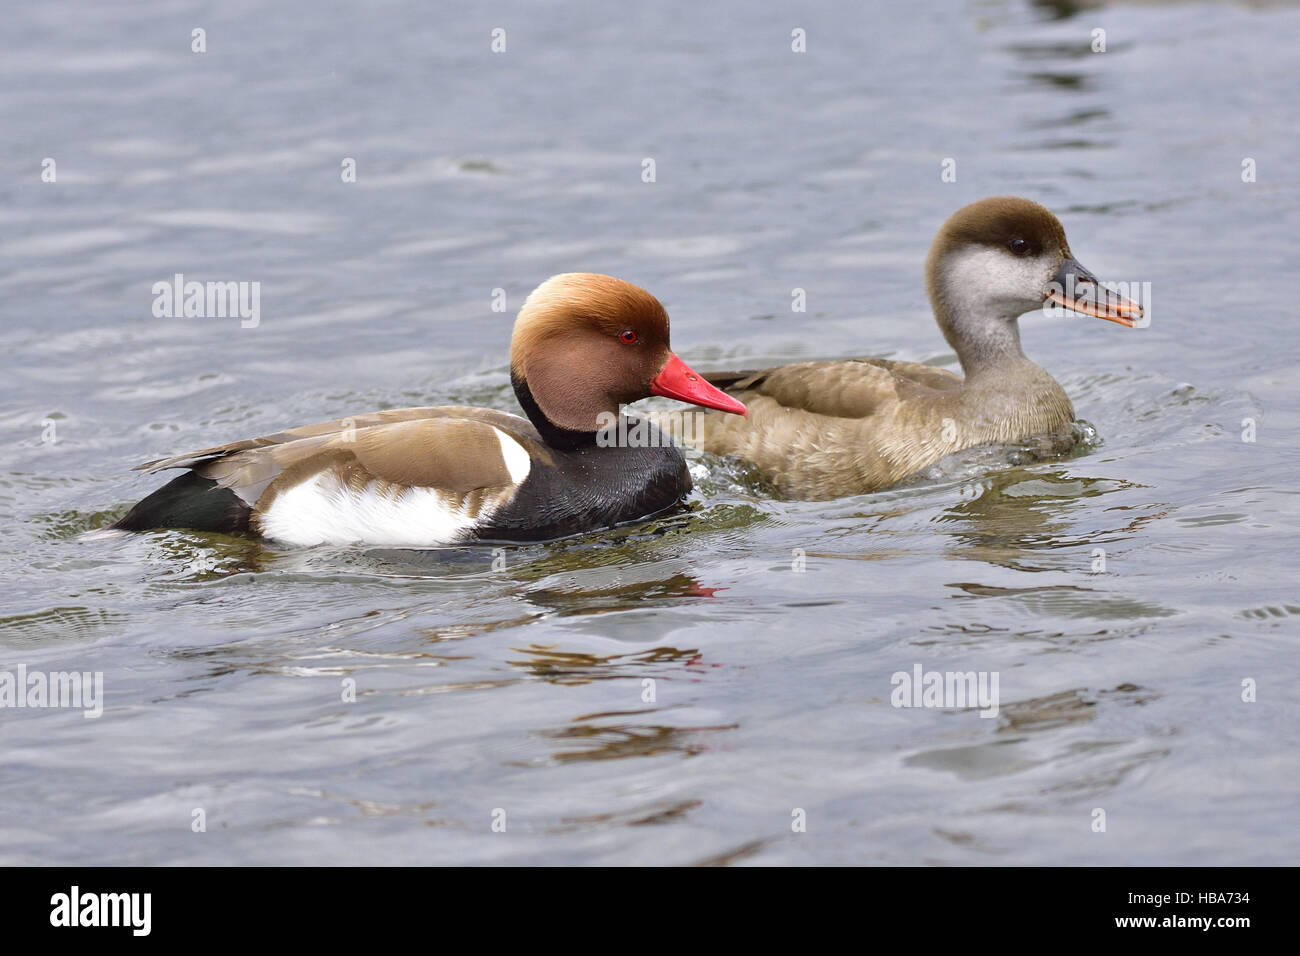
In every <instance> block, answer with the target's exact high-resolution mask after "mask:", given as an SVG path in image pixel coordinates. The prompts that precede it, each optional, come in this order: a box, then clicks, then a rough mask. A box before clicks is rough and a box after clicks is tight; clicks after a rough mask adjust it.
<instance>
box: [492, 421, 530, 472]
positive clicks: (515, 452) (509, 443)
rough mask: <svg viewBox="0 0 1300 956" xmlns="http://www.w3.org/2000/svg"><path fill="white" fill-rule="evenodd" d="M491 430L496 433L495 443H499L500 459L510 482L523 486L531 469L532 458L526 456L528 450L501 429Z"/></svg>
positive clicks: (494, 428)
mask: <svg viewBox="0 0 1300 956" xmlns="http://www.w3.org/2000/svg"><path fill="white" fill-rule="evenodd" d="M492 430H493V431H494V432H496V433H497V441H499V442H500V443H501V457H502V458H503V459H505V463H506V471H508V472H510V480H511V481H513V482H514V483H515V484H516V485H521V484H523V482H524V479H525V478H527V477H528V472H530V471H532V468H533V458H532V456H531V455H529V454H528V449H526V448H525V447H524V446H523V445H521V444H519V442H517V441H515V440H514V439H513V438H511V437H510V436H509V435H507V434H506V433H505V432H503V431H502V430H501V429H499V428H496V427H495V426H494V427H493V429H492Z"/></svg>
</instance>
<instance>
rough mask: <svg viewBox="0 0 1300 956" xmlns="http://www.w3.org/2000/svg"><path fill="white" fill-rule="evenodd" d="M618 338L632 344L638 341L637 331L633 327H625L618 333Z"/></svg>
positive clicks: (624, 342)
mask: <svg viewBox="0 0 1300 956" xmlns="http://www.w3.org/2000/svg"><path fill="white" fill-rule="evenodd" d="M618 340H619V341H620V342H622V343H623V344H624V345H631V344H632V343H634V342H635V341H636V333H635V332H633V331H632V330H631V329H624V330H623V331H622V332H620V333H618Z"/></svg>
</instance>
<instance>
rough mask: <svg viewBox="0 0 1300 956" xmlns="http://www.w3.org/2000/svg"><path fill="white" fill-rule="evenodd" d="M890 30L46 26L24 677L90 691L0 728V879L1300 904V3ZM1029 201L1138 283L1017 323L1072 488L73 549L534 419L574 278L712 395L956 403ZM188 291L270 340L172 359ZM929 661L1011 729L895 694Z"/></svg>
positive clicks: (32, 216) (309, 13)
mask: <svg viewBox="0 0 1300 956" xmlns="http://www.w3.org/2000/svg"><path fill="white" fill-rule="evenodd" d="M864 7H866V5H861V4H855V3H849V2H844V3H829V4H822V5H821V9H820V10H819V11H818V12H815V13H814V12H807V11H799V12H797V13H795V12H791V11H790V10H788V9H786V8H785V5H776V4H771V5H757V7H756V5H755V4H751V3H741V2H733V3H726V4H708V5H703V4H687V3H672V4H645V5H635V4H634V5H630V6H629V5H623V6H619V7H618V9H617V11H615V10H614V9H613V8H612V7H611V8H610V10H609V11H607V12H599V11H598V10H597V8H596V7H595V6H593V5H587V4H581V5H579V4H572V5H569V4H560V3H556V4H545V5H542V4H536V3H517V4H504V5H494V6H493V7H491V8H486V7H483V8H480V7H477V6H475V7H473V8H472V9H469V8H467V9H465V10H463V11H458V12H455V13H434V12H433V11H432V10H431V9H430V8H427V7H426V6H424V5H420V4H416V3H385V4H379V5H367V6H365V7H364V8H362V7H356V8H352V9H349V10H347V11H344V12H337V11H326V10H322V9H319V8H318V7H316V6H315V5H311V4H304V3H289V4H277V5H275V6H274V7H271V6H270V5H268V6H267V8H266V9H263V8H261V7H259V6H257V5H253V4H248V3H241V2H235V3H227V4H222V5H219V6H212V7H209V6H206V5H199V4H191V3H186V2H177V3H170V4H165V5H161V6H160V5H153V4H150V5H136V4H130V3H116V4H115V3H97V4H93V5H91V4H86V3H80V4H74V3H58V2H54V3H45V4H39V5H35V4H27V5H21V6H16V7H13V8H12V9H11V10H9V11H8V12H7V14H6V29H5V31H4V32H3V34H0V80H2V81H3V82H0V128H3V129H4V130H5V133H6V136H5V138H4V145H3V148H2V150H0V197H2V198H3V202H2V203H0V227H3V229H2V231H0V329H2V331H0V343H2V344H3V351H2V352H0V441H2V442H3V448H4V462H3V468H2V470H0V512H2V513H3V514H4V516H5V518H6V520H5V521H4V522H3V526H2V527H0V573H2V574H3V595H4V603H3V611H2V614H3V617H2V618H0V670H9V671H14V670H15V669H16V668H17V667H19V666H20V665H21V666H25V667H26V668H27V669H28V670H29V671H42V672H48V671H60V670H78V671H89V672H95V671H100V672H102V673H103V675H104V693H105V701H104V711H103V715H102V717H100V718H98V719H90V720H88V719H83V717H82V715H81V713H80V711H75V710H67V709H62V710H59V709H44V710H42V709H30V708H24V709H0V740H2V742H3V743H2V744H0V748H2V749H0V755H2V759H0V862H4V863H18V862H28V863H32V862H40V863H47V862H58V863H126V862H134V863H218V864H220V863H244V862H253V863H381V862H399V863H417V862H433V863H451V862H471V863H483V862H514V863H537V862H552V863H553V862H563V863H602V862H603V863H700V862H730V861H743V862H759V863H859V862H865V863H899V864H913V863H960V864H978V863H1037V864H1044V863H1046V864H1090V863H1139V862H1141V863H1173V864H1185V863H1186V864H1190V863H1285V862H1294V859H1295V855H1296V850H1297V844H1298V843H1300V840H1297V836H1296V834H1297V829H1296V826H1295V822H1296V817H1297V812H1296V811H1297V785H1298V784H1300V758H1298V757H1297V748H1296V743H1297V708H1296V701H1297V694H1296V688H1297V687H1298V686H1300V662H1298V661H1297V656H1296V640H1297V631H1298V628H1297V621H1298V618H1297V615H1300V587H1298V586H1297V574H1296V560H1295V557H1294V555H1295V542H1296V540H1297V538H1296V534H1297V530H1300V529H1298V528H1297V525H1300V508H1298V507H1297V504H1298V502H1297V481H1296V475H1297V466H1298V465H1300V453H1298V452H1297V447H1298V445H1300V420H1298V418H1297V410H1296V402H1295V397H1296V388H1295V371H1294V365H1295V362H1296V358H1297V355H1296V351H1297V350H1296V347H1295V346H1296V336H1295V333H1294V328H1293V324H1294V322H1295V308H1294V304H1293V302H1292V301H1291V289H1290V287H1291V285H1292V284H1293V277H1294V275H1295V263H1296V261H1297V254H1298V253H1300V240H1297V235H1300V215H1298V213H1300V203H1298V201H1297V190H1296V187H1297V176H1296V172H1295V168H1296V166H1295V134H1294V130H1295V129H1296V128H1297V120H1298V119H1300V116H1298V115H1297V114H1298V113H1300V109H1298V108H1297V105H1296V98H1295V77H1296V75H1297V71H1298V70H1300V49H1298V48H1297V46H1296V43H1295V37H1296V36H1297V33H1298V32H1300V11H1297V9H1296V8H1295V7H1294V6H1293V5H1290V4H1284V5H1263V6H1258V7H1257V6H1255V5H1244V6H1238V5H1204V4H1174V3H1161V4H1152V5H1129V4H1119V5H1115V6H1110V7H1093V6H1092V5H1090V4H1089V5H1086V6H1084V7H1082V8H1078V7H1076V6H1074V5H1073V4H1070V3H1038V4H1028V5H1027V4H1025V3H1021V2H1007V3H998V2H976V3H969V4H965V5H954V4H946V3H940V2H933V3H922V4H906V5H893V4H889V5H886V4H876V5H870V7H869V8H866V9H864ZM498 26H500V27H504V28H505V29H506V36H507V49H506V52H504V53H501V54H493V53H492V52H491V51H490V49H489V45H490V42H491V31H492V29H493V28H494V27H498ZM195 27H202V28H203V29H205V30H206V43H207V52H205V53H202V54H196V53H193V52H191V49H190V44H191V30H192V29H194V28H195ZM796 27H799V28H802V29H805V30H806V31H807V37H808V40H807V45H808V52H807V53H804V54H795V53H792V52H791V49H790V43H791V40H790V33H791V30H792V29H794V28H796ZM1096 28H1103V29H1105V30H1106V39H1107V51H1106V52H1105V53H1104V54H1103V53H1094V52H1092V51H1091V49H1090V44H1091V43H1092V36H1093V33H1092V31H1093V30H1094V29H1096ZM47 157H48V158H52V159H54V160H55V162H56V169H57V181H56V182H54V183H43V182H41V167H42V160H43V159H45V158H47ZM345 157H350V158H353V159H355V160H356V164H357V182H356V183H353V184H345V183H343V182H342V181H341V176H340V164H341V163H342V161H343V160H344V158H345ZM645 158H653V159H654V160H655V162H656V180H657V181H656V182H654V183H652V184H648V183H643V182H642V181H641V172H642V161H643V159H645ZM945 158H952V159H955V160H956V168H957V181H956V182H955V183H943V182H941V181H940V168H941V163H942V161H943V160H944V159H945ZM1247 158H1250V159H1253V160H1254V161H1255V164H1256V170H1257V181H1255V182H1253V183H1243V182H1242V175H1241V174H1242V162H1243V160H1244V159H1247ZM1001 193H1015V194H1022V195H1026V196H1029V197H1030V198H1034V199H1037V200H1039V201H1041V202H1044V203H1046V204H1047V205H1049V206H1050V207H1052V208H1053V209H1054V210H1055V211H1057V212H1058V213H1059V214H1060V215H1061V217H1062V219H1063V220H1064V222H1065V225H1066V228H1067V230H1068V231H1069V234H1070V240H1071V245H1072V247H1073V250H1074V252H1075V253H1076V254H1077V255H1078V256H1079V258H1080V259H1081V260H1082V261H1083V262H1084V263H1085V264H1086V265H1088V266H1089V267H1090V268H1091V269H1093V270H1094V271H1095V272H1097V273H1098V274H1099V275H1101V276H1102V277H1103V278H1108V279H1117V280H1125V281H1149V282H1151V284H1152V310H1151V315H1152V324H1151V327H1150V328H1148V329H1144V330H1138V331H1128V330H1124V329H1121V328H1119V327H1117V326H1113V325H1109V324H1107V323H1102V322H1097V321H1093V320H1085V319H1069V320H1064V319H1061V320H1051V319H1048V318H1046V317H1043V316H1031V317H1027V318H1026V319H1025V320H1023V322H1022V327H1023V329H1024V340H1025V345H1026V349H1027V351H1028V352H1029V354H1030V355H1031V356H1033V357H1034V358H1036V359H1037V360H1039V361H1040V362H1041V363H1042V364H1043V365H1044V366H1046V367H1047V368H1048V369H1050V370H1051V371H1053V373H1054V374H1056V375H1057V377H1058V378H1059V380H1060V381H1061V382H1062V383H1063V384H1064V385H1065V387H1066V388H1067V390H1068V391H1069V392H1070V394H1071V396H1072V397H1073V399H1074V402H1075V407H1076V410H1077V411H1078V414H1079V415H1080V416H1081V417H1082V418H1083V419H1084V420H1086V421H1087V422H1088V423H1090V424H1091V425H1092V426H1093V428H1095V430H1096V437H1095V439H1094V440H1093V441H1091V442H1090V443H1089V444H1088V445H1087V446H1086V447H1084V448H1083V449H1081V450H1080V451H1079V452H1077V453H1076V454H1073V455H1071V456H1070V457H1068V458H1066V459H1063V460H1053V461H1044V462H1038V463H1033V464H1027V465H1007V464H996V463H991V462H975V463H973V464H968V465H965V466H961V465H958V466H957V467H955V468H953V469H951V470H948V471H945V472H944V473H943V474H942V475H939V476H935V477H932V478H931V479H930V480H927V481H923V482H920V483H917V484H913V485H909V486H907V487H904V488H899V489H894V490H891V491H887V492H883V493H879V494H874V495H868V496H863V497H859V498H850V499H844V500H839V501H834V502H818V503H804V502H784V501H778V500H774V499H773V498H772V497H771V496H770V495H769V494H767V493H766V491H765V490H764V488H763V486H762V484H761V482H758V481H756V480H755V478H754V476H752V475H751V474H749V473H747V472H746V470H745V469H744V468H742V467H740V466H737V465H736V464H734V463H728V462H722V461H719V460H717V459H713V458H698V457H697V458H696V459H695V462H694V465H693V467H694V469H695V471H696V473H697V476H698V481H697V489H696V492H695V493H694V495H693V497H692V500H691V504H690V508H689V510H688V511H686V512H684V513H682V514H678V515H675V516H672V517H668V518H664V519H663V520H659V521H656V522H652V523H650V524H646V525H643V526H640V527H635V528H629V529H625V530H622V531H619V532H617V533H611V534H604V535H595V536H591V537H587V538H582V539H578V540H572V541H565V542H560V543H554V544H548V545H540V546H530V547H519V548H509V549H506V550H505V551H503V552H500V553H499V554H496V555H494V554H493V553H492V552H490V551H489V550H488V549H472V548H462V549H446V550H440V551H427V552H403V551H394V550H370V551H355V550H343V549H308V550H289V549H281V548H276V547H271V546H267V545H264V544H260V543H255V542H251V541H243V540H237V539H229V538H222V537H217V536H205V535H201V534H192V533H178V532H168V533H154V534H149V535H143V536H139V537H135V538H133V539H130V540H128V541H126V542H93V543H90V542H82V541H79V540H78V539H77V535H78V534H79V533H80V532H82V531H84V530H87V529H89V528H94V527H98V526H100V525H102V524H104V523H105V522H106V521H108V520H110V519H111V518H112V517H114V516H116V515H118V514H120V513H122V511H123V510H124V509H125V508H126V506H128V505H129V504H130V503H131V502H132V501H134V500H136V499H137V498H139V497H141V496H142V495H143V494H144V493H146V492H147V491H148V490H150V489H151V488H152V487H153V486H154V485H155V484H156V480H155V479H148V478H142V477H139V476H134V475H131V474H129V469H130V467H131V466H132V465H134V464H136V463H138V462H140V461H143V460H146V459H148V458H151V457H156V456H159V455H165V454H170V453H174V452H178V451H184V450H187V449H191V448H196V447H202V446H205V445H209V444H213V443H217V442H222V441H226V440H230V439H233V438H239V437H244V436H247V435H252V434H261V433H265V432H270V431H275V430H278V429H279V428H281V427H283V426H285V425H291V424H300V423H305V422H311V421H318V420H322V419H326V418H330V417H334V416H339V415H346V414H349V413H353V412H357V411H364V410H369V409H373V408H377V407H391V406H401V405H409V404H432V403H480V404H485V405H490V406H494V407H500V408H508V409H512V408H514V405H513V399H512V398H511V397H510V393H509V388H508V384H507V379H506V366H505V360H506V348H507V341H508V335H509V328H510V323H511V320H512V315H513V312H514V310H515V309H516V308H517V307H518V305H519V303H520V302H521V301H522V297H523V295H524V294H526V293H527V291H528V290H529V289H530V288H532V286H534V285H535V284H537V283H538V282H539V281H541V280H542V279H543V278H545V277H546V276H548V275H550V274H552V273H555V272H561V271H575V270H585V271H600V272H609V273H612V274H615V275H619V276H622V277H624V278H627V279H629V280H632V281H635V282H637V283H639V284H641V285H644V286H645V287H647V288H649V289H650V290H651V291H653V292H655V293H656V294H657V295H659V296H660V298H661V299H662V300H663V301H664V302H665V304H666V305H667V307H668V309H669V311H670V313H671V314H672V315H673V318H674V323H675V324H674V344H675V346H676V348H677V350H678V351H679V352H680V353H681V354H682V355H683V356H684V357H685V358H686V359H687V360H688V361H690V362H691V363H692V364H694V365H696V366H697V367H702V368H718V367H724V366H736V365H744V366H747V367H752V366H755V365H757V364H759V363H762V362H778V361H790V360H796V359H800V358H806V357H810V356H814V357H837V356H854V355H866V354H876V355H889V356H895V357H901V358H908V359H920V360H934V361H938V362H941V363H951V361H952V356H951V355H948V354H947V353H946V351H945V346H944V343H943V340H942V338H941V337H940V336H939V334H938V332H937V330H936V329H935V327H934V324H933V321H932V319H931V318H930V316H929V312H928V307H927V303H926V300H925V298H924V294H923V291H922V288H921V277H920V273H921V262H922V259H923V257H924V254H925V251H926V248H927V246H928V244H929V241H930V238H931V236H932V235H933V232H934V230H935V228H936V227H937V225H938V224H939V222H940V221H942V219H943V218H944V217H945V216H946V215H947V214H948V213H949V212H951V211H952V210H953V209H955V208H957V207H958V206H959V205H962V204H963V203H965V202H968V201H970V200H972V199H975V198H977V197H980V196H984V195H993V194H1001ZM177 272H180V273H184V274H185V275H186V276H187V277H188V278H196V279H199V280H209V279H212V280H234V281H258V282H260V283H261V290H262V299H261V321H260V324H258V326H257V327H256V328H240V327H239V322H238V320H236V319H157V318H154V317H153V315H152V313H151V305H152V301H153V296H152V293H151V287H152V284H153V283H154V282H157V281H160V280H167V279H169V278H170V277H171V276H172V275H173V274H175V273H177ZM497 288H500V289H504V290H505V291H506V295H507V299H508V305H509V312H507V313H505V314H501V313H495V312H493V311H492V310H491V298H492V294H493V290H494V289H497ZM794 288H802V289H805V290H806V293H807V298H808V311H807V313H804V314H798V313H792V312H791V311H790V302H791V290H792V289H794ZM1247 419H1249V420H1251V421H1253V423H1254V427H1255V434H1254V438H1255V440H1254V441H1243V433H1244V432H1246V431H1248V428H1249V426H1247V425H1245V424H1243V423H1244V422H1245V420H1247ZM43 436H44V437H45V438H46V439H49V438H53V439H54V440H53V441H50V440H44V441H43V440H42V438H43ZM1247 437H1249V436H1247ZM1097 549H1102V550H1103V551H1104V558H1105V564H1106V568H1105V571H1104V573H1094V570H1093V569H1094V567H1096V566H1097V561H1098V551H1097ZM800 555H802V557H803V560H804V561H805V562H806V570H805V571H804V572H803V573H799V572H796V571H794V570H793V567H794V564H795V562H796V561H797V560H798V559H799V557H800ZM494 559H495V561H496V567H495V568H494V567H493V561H494ZM916 665H920V666H921V667H922V668H923V669H925V670H927V671H984V672H996V673H997V674H998V675H999V677H1000V696H1001V708H1000V712H999V714H998V716H997V717H996V718H993V719H984V718H981V717H980V716H979V715H978V713H977V712H976V711H975V710H974V709H962V708H956V707H953V708H947V709H944V708H895V707H892V706H891V705H890V696H891V691H892V690H893V686H892V685H891V676H892V675H893V674H894V673H895V672H899V671H902V672H909V673H910V672H911V671H912V669H913V667H914V666H916ZM646 679H653V680H654V685H653V688H654V699H653V700H652V701H651V700H647V699H646V698H647V697H648V696H649V692H648V689H647V686H648V685H646V684H645V681H646ZM1248 680H1253V681H1254V682H1256V686H1257V691H1256V694H1257V699H1256V700H1255V701H1254V702H1245V701H1243V700H1242V696H1243V681H1248ZM349 681H350V682H354V686H355V694H356V699H355V701H354V702H347V701H345V700H344V699H343V698H344V696H345V690H346V688H347V687H348V686H353V685H351V684H349ZM200 809H201V810H202V811H203V814H202V818H203V820H204V821H205V824H206V832H203V833H195V832H193V822H194V820H195V818H196V817H195V811H196V810H200ZM1098 809H1100V810H1104V811H1105V814H1106V817H1105V819H1106V831H1105V832H1094V825H1095V821H1096V820H1097V819H1098V817H1097V814H1096V812H1095V811H1096V810H1098ZM500 811H504V820H505V832H504V833H500V832H493V829H492V824H493V821H494V819H495V820H498V821H499V820H501V819H502V818H503V814H502V813H501V812H500ZM798 811H803V813H804V815H805V816H806V832H793V827H792V823H793V822H796V821H797V818H798V816H799V814H798Z"/></svg>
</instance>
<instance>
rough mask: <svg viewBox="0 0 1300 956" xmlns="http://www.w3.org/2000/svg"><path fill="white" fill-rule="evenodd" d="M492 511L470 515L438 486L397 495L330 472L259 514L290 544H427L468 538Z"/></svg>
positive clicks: (266, 530) (270, 531)
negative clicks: (360, 486) (357, 487)
mask: <svg viewBox="0 0 1300 956" xmlns="http://www.w3.org/2000/svg"><path fill="white" fill-rule="evenodd" d="M521 450H522V449H521ZM503 451H504V443H503ZM492 511H493V508H492V507H491V506H490V505H488V506H485V507H484V508H483V510H481V511H480V512H479V514H478V515H477V516H473V517H471V516H470V515H468V514H466V513H465V511H464V509H462V508H458V507H455V506H454V505H453V503H452V501H451V500H450V499H449V498H448V496H447V495H446V493H445V492H442V491H439V490H438V489H436V488H408V489H406V490H405V491H404V492H402V493H401V494H400V495H398V496H397V497H392V496H390V495H381V494H378V493H376V492H375V490H374V486H373V485H367V486H366V487H365V488H364V489H362V490H361V491H355V490H353V489H352V488H350V487H348V485H347V484H346V483H344V482H342V481H340V480H339V478H338V476H336V475H334V474H332V473H329V472H326V473H323V474H319V475H316V476H315V477H313V478H311V479H310V480H308V481H304V482H302V483H301V484H299V485H295V486H294V487H293V488H290V489H289V490H287V491H284V492H281V493H280V494H279V495H277V496H276V497H275V500H274V501H272V502H271V507H270V509H269V510H268V511H266V512H265V513H264V514H262V515H261V517H260V519H259V520H260V522H261V530H262V533H263V534H264V535H266V537H268V538H274V539H275V540H276V541H283V542H285V543H286V544H295V545H313V544H376V545H389V546H391V547H398V548H428V547H432V546H434V545H440V544H454V543H456V542H457V541H461V540H463V539H464V537H465V535H466V534H467V533H468V532H469V531H470V529H472V528H473V527H474V526H475V525H476V524H478V523H479V522H480V521H482V520H483V519H485V518H487V517H489V516H490V515H491V513H492Z"/></svg>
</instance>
